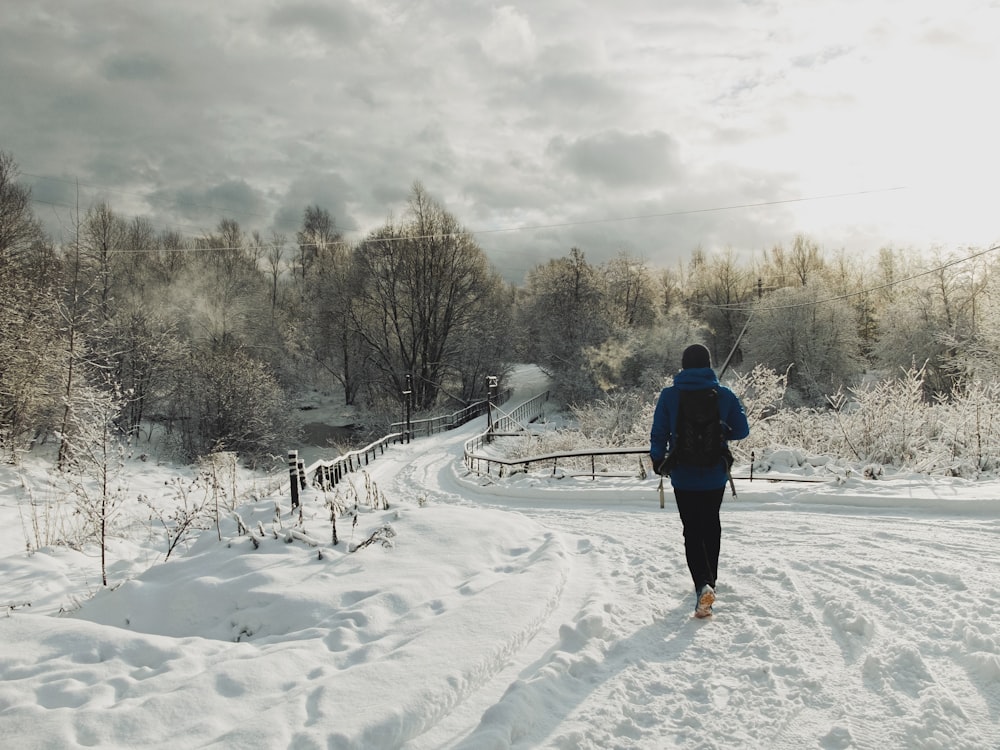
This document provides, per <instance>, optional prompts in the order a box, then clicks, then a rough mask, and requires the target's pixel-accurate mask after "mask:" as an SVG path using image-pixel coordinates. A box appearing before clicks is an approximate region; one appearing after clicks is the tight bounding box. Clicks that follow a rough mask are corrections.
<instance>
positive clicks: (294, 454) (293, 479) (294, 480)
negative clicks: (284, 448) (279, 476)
mask: <svg viewBox="0 0 1000 750" xmlns="http://www.w3.org/2000/svg"><path fill="white" fill-rule="evenodd" d="M288 479H289V484H291V486H292V510H295V509H296V508H298V507H299V452H298V451H288Z"/></svg>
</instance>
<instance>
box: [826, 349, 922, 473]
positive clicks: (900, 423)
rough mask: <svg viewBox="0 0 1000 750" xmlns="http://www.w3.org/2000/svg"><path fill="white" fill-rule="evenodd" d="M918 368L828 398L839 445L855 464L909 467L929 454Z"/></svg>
mask: <svg viewBox="0 0 1000 750" xmlns="http://www.w3.org/2000/svg"><path fill="white" fill-rule="evenodd" d="M924 377H925V371H924V369H923V368H920V369H917V368H913V367H911V368H910V369H909V370H907V371H906V372H904V373H903V376H902V377H900V378H896V379H887V380H881V381H879V382H877V383H868V384H865V385H863V386H861V387H859V388H852V389H851V390H850V394H851V397H850V398H848V397H847V396H846V395H845V394H844V393H843V391H842V390H840V391H837V393H836V394H834V395H833V396H831V397H830V398H829V402H830V406H831V407H832V408H833V413H834V414H835V415H836V417H837V421H838V424H839V425H840V427H841V430H842V432H843V438H844V440H843V442H844V446H845V447H846V448H847V450H848V451H849V452H850V455H852V456H854V458H856V459H857V460H858V461H862V462H865V463H869V462H877V463H880V464H887V465H891V466H911V467H912V466H913V465H914V464H915V462H916V460H917V458H918V457H919V456H921V455H924V454H926V453H928V452H929V449H930V441H931V438H932V437H933V433H934V429H933V420H932V419H930V409H929V405H928V404H927V402H926V401H925V400H924Z"/></svg>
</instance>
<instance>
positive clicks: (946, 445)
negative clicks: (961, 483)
mask: <svg viewBox="0 0 1000 750" xmlns="http://www.w3.org/2000/svg"><path fill="white" fill-rule="evenodd" d="M997 404H1000V381H997V380H991V381H982V380H971V381H968V382H964V383H961V384H960V385H959V387H958V388H956V390H955V393H954V398H953V400H952V401H951V402H950V403H949V404H947V405H945V404H943V403H942V404H940V405H938V406H937V407H936V408H935V409H934V412H935V413H936V414H938V415H939V426H940V438H939V441H940V443H941V446H942V449H943V450H942V452H943V453H944V455H942V456H941V462H942V463H943V464H944V466H943V467H942V466H937V467H935V468H946V469H947V470H948V473H951V474H955V475H958V476H966V475H972V476H978V475H979V474H981V473H983V472H993V471H996V470H997V469H998V468H1000V462H998V461H1000V459H998V453H1000V415H998V414H997Z"/></svg>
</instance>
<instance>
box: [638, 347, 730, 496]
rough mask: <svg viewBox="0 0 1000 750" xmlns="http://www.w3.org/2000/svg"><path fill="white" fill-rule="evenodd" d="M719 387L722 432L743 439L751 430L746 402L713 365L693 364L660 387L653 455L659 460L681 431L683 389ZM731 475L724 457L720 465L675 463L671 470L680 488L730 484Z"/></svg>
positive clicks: (651, 434)
mask: <svg viewBox="0 0 1000 750" xmlns="http://www.w3.org/2000/svg"><path fill="white" fill-rule="evenodd" d="M705 388H715V389H716V390H717V391H718V393H719V416H720V418H721V419H722V436H723V438H725V439H726V440H727V441H728V440H742V439H743V438H745V437H746V436H747V435H749V434H750V425H749V424H748V423H747V415H746V412H744V411H743V404H741V403H740V400H739V398H737V397H736V394H735V393H733V392H732V391H731V390H729V389H728V388H726V386H724V385H720V384H719V379H718V378H717V377H716V376H715V371H714V370H713V369H712V368H711V367H692V368H689V369H687V370H681V371H680V372H679V373H677V374H676V375H674V384H673V385H671V386H668V387H667V388H664V389H663V390H662V391H660V398H659V400H657V402H656V410H655V411H654V412H653V427H652V429H650V431H649V457H650V458H651V459H652V460H653V463H654V464H656V463H659V462H660V461H661V460H663V458H664V457H666V455H667V454H668V453H669V452H670V448H671V446H673V444H674V441H675V440H676V435H677V409H678V406H679V404H680V392H681V391H698V390H703V389H705ZM727 480H728V475H727V472H726V466H725V462H724V461H720V462H719V465H718V466H714V467H708V468H700V467H695V466H675V467H674V469H673V471H671V472H670V483H671V485H673V487H675V488H676V489H680V490H715V489H718V488H720V487H725V486H726V481H727Z"/></svg>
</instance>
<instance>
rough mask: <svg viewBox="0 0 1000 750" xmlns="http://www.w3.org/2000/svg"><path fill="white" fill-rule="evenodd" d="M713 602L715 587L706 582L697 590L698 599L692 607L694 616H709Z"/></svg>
mask: <svg viewBox="0 0 1000 750" xmlns="http://www.w3.org/2000/svg"><path fill="white" fill-rule="evenodd" d="M714 603H715V589H713V588H712V587H711V586H709V585H708V584H707V583H706V584H705V585H704V586H702V587H701V589H700V590H699V591H698V601H697V604H696V605H695V608H694V616H695V617H698V618H704V617H711V616H712V605H713V604H714Z"/></svg>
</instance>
